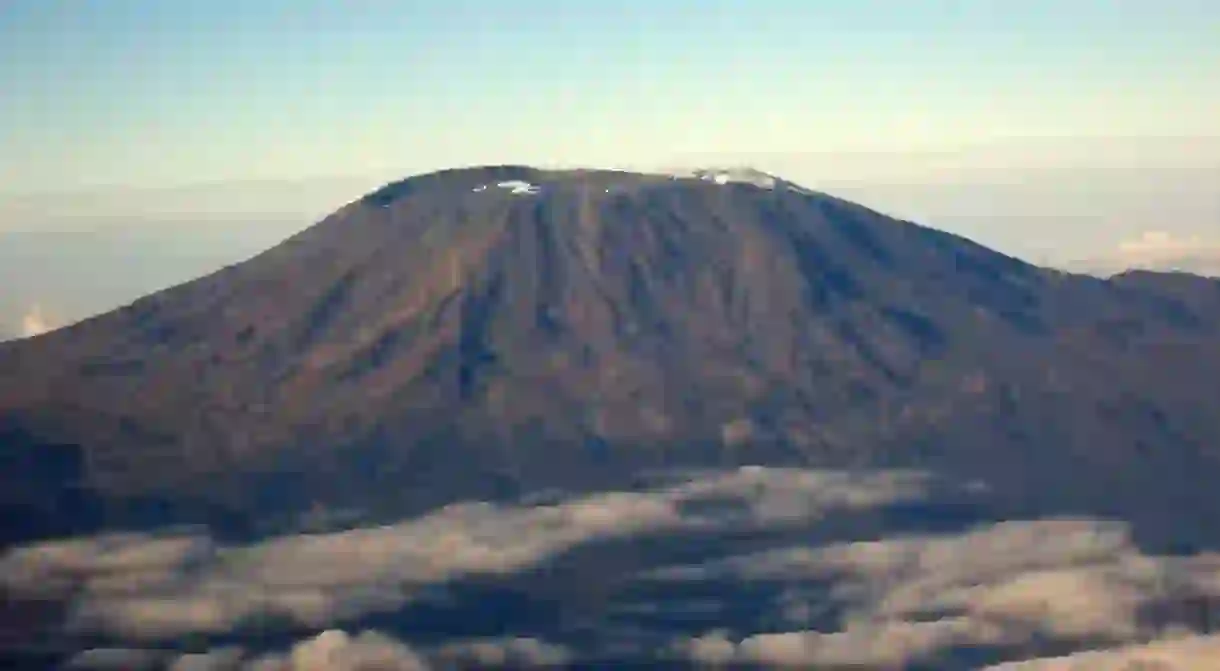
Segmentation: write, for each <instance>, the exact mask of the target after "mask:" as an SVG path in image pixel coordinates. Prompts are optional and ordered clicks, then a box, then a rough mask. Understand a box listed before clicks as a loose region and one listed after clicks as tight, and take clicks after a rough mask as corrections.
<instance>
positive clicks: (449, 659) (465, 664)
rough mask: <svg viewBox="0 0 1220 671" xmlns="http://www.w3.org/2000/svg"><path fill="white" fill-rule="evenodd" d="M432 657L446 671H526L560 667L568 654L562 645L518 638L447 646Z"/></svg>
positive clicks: (565, 662) (566, 660)
mask: <svg viewBox="0 0 1220 671" xmlns="http://www.w3.org/2000/svg"><path fill="white" fill-rule="evenodd" d="M434 657H435V658H436V659H437V660H438V661H439V662H440V663H441V664H442V665H443V667H444V668H447V669H449V668H461V669H494V668H511V669H528V668H542V667H558V666H563V665H564V664H567V663H568V662H569V661H571V659H572V654H571V652H570V651H568V650H567V649H566V648H564V647H562V646H557V645H552V644H550V643H547V642H545V641H541V640H538V639H536V638H528V637H522V638H504V639H487V640H476V641H463V642H459V643H450V644H448V645H445V646H443V647H441V648H440V649H439V650H437V651H436V653H435V654H434Z"/></svg>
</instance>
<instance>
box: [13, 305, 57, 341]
mask: <svg viewBox="0 0 1220 671" xmlns="http://www.w3.org/2000/svg"><path fill="white" fill-rule="evenodd" d="M53 328H54V327H53V326H52V325H51V323H50V322H49V321H48V320H47V317H46V315H44V314H43V312H42V308H41V307H39V306H37V305H35V306H33V307H31V308H30V309H29V310H28V311H26V313H25V314H24V315H22V316H21V337H23V338H32V337H34V336H39V335H42V334H44V333H46V332H48V331H50V330H52V329H53Z"/></svg>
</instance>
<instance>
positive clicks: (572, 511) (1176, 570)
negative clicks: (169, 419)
mask: <svg viewBox="0 0 1220 671" xmlns="http://www.w3.org/2000/svg"><path fill="white" fill-rule="evenodd" d="M949 494H951V495H953V496H956V497H958V498H957V499H955V500H958V501H961V500H974V499H970V498H969V497H980V498H979V500H982V499H983V498H985V497H986V489H985V487H978V486H962V487H958V486H956V485H952V484H948V483H945V482H943V481H939V480H936V479H933V478H930V477H928V476H927V475H926V474H922V473H917V472H909V471H890V472H872V473H846V472H827V471H811V470H799V469H766V468H757V467H745V468H742V469H738V470H735V471H730V472H723V473H706V474H691V475H689V476H687V477H683V478H678V479H675V480H672V481H670V482H669V483H668V484H662V485H658V486H656V487H654V488H651V489H642V490H639V491H620V492H604V493H599V494H593V495H586V496H579V497H571V498H566V499H561V500H559V501H558V502H554V503H548V504H545V505H515V506H508V505H506V506H494V505H490V504H486V503H473V502H472V503H464V504H460V505H452V506H449V507H446V508H443V509H440V510H437V511H434V512H433V513H431V514H429V515H426V516H423V517H419V518H415V519H409V520H404V521H401V522H399V523H396V524H390V525H385V526H377V527H363V528H354V529H349V530H346V531H336V532H329V533H314V534H299V535H287V536H280V537H275V538H270V539H267V540H264V541H261V542H257V543H252V544H248V545H225V544H222V543H218V542H216V541H215V540H213V539H212V538H210V537H208V536H207V535H204V534H200V533H175V534H152V533H113V534H106V535H100V536H92V537H87V538H75V539H66V540H60V541H49V542H42V543H36V544H30V545H26V546H22V547H18V548H14V549H11V550H9V551H8V552H6V553H4V554H3V555H0V592H3V593H7V594H9V595H15V596H17V597H19V598H23V599H27V600H28V599H33V600H40V601H43V602H47V601H49V602H58V603H61V604H63V605H64V607H65V608H64V616H63V620H62V622H60V623H59V624H58V626H59V627H60V629H59V631H60V632H62V634H63V635H64V636H70V635H72V634H85V635H89V636H93V635H102V636H104V637H108V639H109V640H112V641H116V642H122V643H123V644H124V645H130V646H131V649H126V650H123V649H112V650H100V649H99V650H91V651H86V652H84V653H82V654H81V655H79V656H78V657H77V659H76V660H75V661H74V663H75V664H76V665H77V668H114V667H113V666H110V667H107V666H105V665H106V664H114V663H120V666H122V668H156V669H161V668H173V669H230V670H234V671H237V670H240V671H252V670H254V669H258V670H260V671H273V670H274V671H304V670H306V669H320V668H326V669H338V670H340V671H342V670H343V669H366V668H378V669H382V668H385V669H412V670H413V669H428V668H446V669H449V668H458V669H460V668H495V667H497V666H499V667H505V668H526V667H530V666H548V667H556V666H562V665H564V664H565V663H567V662H570V661H572V660H577V659H582V658H585V657H588V656H589V655H593V658H594V659H602V658H604V656H605V653H606V649H607V648H606V647H605V645H603V644H602V643H596V644H594V645H593V647H588V645H586V644H587V643H588V642H589V641H590V640H594V639H589V638H585V639H575V640H584V641H585V643H574V642H573V641H574V639H570V638H564V637H565V636H566V635H567V634H565V633H564V631H566V630H558V629H557V630H545V631H543V632H541V633H538V634H533V633H524V632H521V631H514V632H512V633H511V634H510V633H508V632H505V633H504V634H503V635H496V636H495V637H487V636H486V635H482V634H480V635H465V637H463V635H459V634H452V635H447V636H446V637H442V638H441V639H440V640H437V639H428V640H426V641H418V640H412V639H411V635H412V634H411V630H410V629H409V628H408V629H405V630H401V631H400V630H394V631H393V633H387V632H388V631H389V630H388V629H384V628H382V627H381V625H380V624H377V625H373V627H375V628H377V629H381V630H380V631H374V630H373V629H372V628H370V627H369V626H365V625H361V624H358V623H359V622H361V621H364V620H365V619H366V618H368V617H370V616H377V615H378V614H384V615H386V616H389V617H390V619H385V618H384V617H383V619H381V620H378V622H383V623H392V622H394V621H395V620H394V619H393V617H395V616H394V615H391V614H396V613H399V612H400V611H402V610H403V609H404V608H407V607H409V606H411V605H412V604H420V603H432V601H429V600H436V599H440V600H441V601H443V600H444V599H446V598H451V597H452V595H448V596H446V594H447V593H446V590H448V589H450V588H451V586H452V585H453V584H454V581H457V580H461V579H463V578H469V577H477V578H478V579H479V580H480V581H482V582H485V583H488V584H500V583H499V582H498V581H508V580H512V579H513V578H514V576H518V575H523V574H525V573H528V572H530V571H532V570H534V569H538V568H539V567H543V566H547V567H548V568H546V570H544V571H542V573H539V574H537V575H538V576H539V577H537V578H536V582H535V583H532V584H533V585H534V586H535V587H541V588H542V589H552V590H554V589H556V588H555V587H554V585H555V584H559V583H557V582H556V581H560V580H561V577H560V576H559V574H556V573H552V571H553V570H555V568H554V567H555V566H567V567H568V569H571V568H572V567H573V566H575V567H577V568H578V569H579V570H580V571H583V573H582V572H579V571H578V572H577V573H574V574H573V575H575V576H577V580H576V582H575V583H563V584H562V586H561V589H559V592H558V593H557V594H556V595H555V596H554V597H553V598H555V599H556V600H557V602H565V603H566V601H565V600H572V601H573V603H576V602H581V603H585V604H587V603H590V602H589V601H588V597H590V595H591V594H594V593H597V592H598V591H599V590H609V592H607V594H609V595H610V598H609V599H608V600H606V601H604V602H603V603H601V604H600V605H597V606H596V607H595V608H593V609H592V610H589V609H585V610H581V609H575V610H573V611H571V612H574V613H575V612H581V613H583V615H581V617H582V618H584V619H583V620H582V622H585V623H586V625H588V626H589V627H593V630H595V631H597V634H596V636H595V639H596V637H601V638H600V639H597V640H606V641H609V640H613V641H617V642H618V643H615V645H618V646H619V648H620V649H622V650H627V651H628V653H629V654H630V655H634V657H633V658H635V659H642V660H651V661H653V662H655V663H659V664H665V663H670V664H672V663H677V662H683V663H697V664H701V665H706V666H712V667H715V666H718V665H724V664H742V663H744V664H757V665H763V666H774V667H797V668H808V667H810V666H815V667H816V666H829V667H834V666H846V667H850V668H874V669H890V668H904V667H905V666H908V665H911V664H914V663H924V664H929V665H933V666H934V667H935V668H945V669H956V668H979V667H980V666H982V665H985V664H999V663H1002V662H1004V661H1006V660H1016V659H1026V658H1029V657H1031V656H1039V655H1041V656H1047V655H1049V653H1050V652H1056V653H1060V654H1061V653H1062V652H1063V651H1064V650H1088V649H1102V648H1120V647H1121V646H1125V645H1131V644H1144V643H1147V642H1149V641H1154V640H1157V639H1168V638H1172V639H1173V640H1175V641H1181V642H1182V645H1183V646H1186V647H1185V648H1182V650H1183V651H1182V652H1180V653H1179V654H1181V655H1188V654H1192V653H1191V652H1190V646H1192V645H1198V646H1203V645H1205V644H1204V643H1187V642H1188V641H1193V640H1194V639H1191V638H1188V637H1187V635H1189V634H1191V633H1199V632H1204V631H1205V630H1206V629H1207V628H1208V626H1209V622H1210V618H1217V619H1220V608H1218V607H1217V604H1220V555H1198V556H1194V557H1161V556H1152V555H1147V554H1145V553H1143V552H1142V551H1141V550H1140V549H1139V548H1138V547H1137V546H1136V545H1135V544H1134V542H1133V541H1132V539H1131V537H1130V535H1129V533H1128V528H1127V527H1126V526H1125V525H1124V524H1122V523H1120V522H1114V521H1105V520H1095V519H1084V518H1058V519H1040V520H1025V521H1020V520H1017V521H1007V522H975V523H973V524H972V525H967V526H961V527H959V528H957V529H956V530H947V531H942V532H939V533H928V532H922V533H915V532H906V533H898V534H894V533H892V532H891V533H887V534H885V535H878V536H868V535H865V536H864V537H863V539H862V540H854V541H848V540H846V539H839V540H836V538H835V537H834V536H833V535H825V534H824V533H822V532H819V531H816V530H817V529H821V528H822V527H820V526H816V525H817V524H819V523H825V524H829V525H832V526H833V525H834V524H836V520H849V523H848V524H846V525H845V528H851V529H854V530H856V531H855V532H854V533H857V534H859V533H861V532H860V531H859V530H860V529H873V530H874V531H877V532H880V530H882V529H883V528H884V527H883V526H882V527H868V526H861V525H860V520H861V519H863V518H862V517H860V516H870V515H873V516H876V515H878V514H880V510H879V509H884V508H887V507H889V506H892V505H899V506H924V505H932V504H933V503H934V502H935V501H936V500H938V497H943V496H945V495H949ZM962 497H965V498H962ZM928 510H933V508H928ZM843 516H846V517H843ZM811 524H813V525H814V526H811ZM963 524H966V523H963ZM811 530H813V531H811ZM863 533H865V534H869V533H872V532H870V531H864V532H863ZM760 534H762V535H763V536H765V538H766V539H768V540H766V543H765V544H763V545H762V546H751V545H748V544H745V543H744V541H732V540H727V541H725V540H715V541H714V542H716V543H720V544H719V545H715V546H708V545H706V543H708V542H713V541H707V540H702V541H694V540H691V539H699V538H701V539H724V538H748V537H756V538H757V537H759V535H760ZM768 534H769V535H768ZM649 538H652V539H675V538H676V539H679V540H678V541H677V542H676V545H677V546H682V545H685V544H687V543H704V545H698V544H695V545H691V546H690V548H688V549H684V550H683V552H681V553H679V554H678V555H673V554H672V553H670V554H666V552H663V551H655V550H654V551H653V552H654V554H647V552H648V551H646V550H645V549H644V548H647V547H652V546H650V545H649V544H648V543H649V542H648V541H647V539H649ZM598 543H613V544H614V545H612V546H605V547H609V548H611V549H605V550H602V549H597V550H594V551H593V552H591V553H585V554H584V555H581V554H580V553H578V552H576V551H577V550H579V549H580V548H594V547H596V548H602V547H603V546H601V545H594V544H598ZM672 546H673V545H672V544H671V547H672ZM712 547H714V548H717V549H714V550H710V554H709V553H708V552H709V548H712ZM752 548H756V549H752ZM574 553H575V554H574ZM561 557H569V558H570V557H583V559H581V560H580V561H585V562H591V563H590V564H584V565H582V564H580V563H579V562H577V563H576V564H571V563H569V564H556V565H553V564H550V563H548V562H553V561H556V560H558V559H559V558H561ZM705 557H706V559H705ZM634 559H639V560H640V561H639V562H638V563H637V564H632V565H628V566H627V568H625V569H614V570H608V569H607V566H608V565H607V564H606V562H610V565H613V564H614V563H615V562H622V561H627V560H634ZM572 561H576V560H572ZM590 567H592V568H590ZM568 569H564V570H568ZM565 590H566V591H565ZM615 590H618V591H617V592H616V591H615ZM569 592H570V593H569ZM542 598H547V597H542ZM474 605H475V606H484V607H489V608H490V607H492V606H491V604H490V602H486V603H484V602H481V601H480V602H479V603H476V604H474ZM573 608H575V606H573ZM1212 611H1214V613H1212ZM743 613H744V614H743ZM268 622H279V623H288V624H289V625H291V630H292V631H296V632H299V633H298V634H297V635H298V636H299V637H300V640H299V641H298V642H297V643H296V644H294V645H290V646H285V644H283V643H282V642H281V643H279V644H278V645H279V647H278V648H276V647H274V645H273V646H272V647H271V648H265V647H264V648H259V646H260V645H262V646H266V645H267V643H266V642H265V641H264V642H261V643H260V642H259V641H260V640H261V639H259V638H258V636H257V635H255V634H254V633H252V632H258V631H261V629H259V627H261V626H263V625H265V624H266V623H268ZM665 622H670V623H677V624H676V625H671V626H668V627H667V626H666V625H665V624H664V623H665ZM699 623H706V626H703V625H701V624H699ZM582 626H585V625H582ZM675 626H676V629H675V628H674V627H675ZM280 631H287V630H282V629H281V630H280ZM190 634H204V635H209V636H221V637H229V638H225V639H223V640H224V641H233V640H240V641H243V643H242V645H246V646H247V647H246V648H244V649H243V648H238V647H232V646H230V647H219V648H215V649H213V650H211V651H208V652H206V653H199V652H194V653H193V654H188V655H183V654H182V652H181V651H177V652H174V651H173V650H174V649H175V648H176V647H177V646H179V645H180V644H181V642H182V641H183V640H186V639H183V637H184V636H187V635H190ZM552 634H555V636H552ZM243 636H245V637H244V638H243ZM233 637H237V638H233ZM195 640H198V639H195ZM211 640H214V641H215V640H220V639H211ZM222 642H223V641H222ZM1049 643H1055V644H1056V645H1058V646H1060V647H1057V648H1048V647H1047V645H1048V644H1049ZM599 646H600V647H599ZM1063 646H1066V647H1063ZM1156 649H1157V650H1160V649H1161V648H1156ZM157 650H160V652H158V651H157ZM980 650H981V651H984V652H986V651H990V652H987V653H986V655H990V656H986V655H985V656H982V657H979V656H977V655H978V654H979V653H978V651H980ZM1130 652H1131V651H1130V650H1126V651H1124V650H1117V651H1115V652H1114V653H1112V654H1115V655H1128V654H1130ZM966 653H969V655H974V656H972V657H970V656H968V657H963V656H962V655H963V654H966ZM597 655H602V657H598V656H597ZM966 659H969V660H970V661H969V662H967V661H963V660H966ZM1089 659H1092V658H1089ZM116 660H118V662H116ZM1046 663H1048V664H1051V663H1059V662H1054V660H1046ZM1065 663H1066V662H1065ZM123 665H125V666H123ZM141 665H143V666H141ZM1001 668H1004V669H1005V671H1009V668H1008V667H1001ZM1012 668H1013V671H1015V669H1017V668H1023V667H1012ZM1031 668H1033V669H1039V668H1048V669H1058V668H1072V667H1062V666H1048V667H1031Z"/></svg>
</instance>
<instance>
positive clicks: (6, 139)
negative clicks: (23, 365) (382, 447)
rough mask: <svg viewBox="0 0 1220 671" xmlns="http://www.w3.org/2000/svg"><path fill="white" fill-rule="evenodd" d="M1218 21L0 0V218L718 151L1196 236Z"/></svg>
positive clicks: (214, 0)
mask: <svg viewBox="0 0 1220 671" xmlns="http://www.w3.org/2000/svg"><path fill="white" fill-rule="evenodd" d="M1217 35H1220V4H1217V3H1216V2H1215V0H1155V1H1149V0H1109V1H1102V0H1005V1H999V0H851V1H847V0H842V1H834V2H829V1H823V0H788V1H783V0H667V1H666V2H653V1H646V0H617V1H616V2H605V3H593V2H570V1H563V0H517V1H516V2H511V3H508V2H493V1H491V0H443V1H440V0H437V1H432V0H413V1H411V2H405V1H404V2H390V1H388V0H353V1H351V2H348V1H343V2H340V1H338V0H332V1H329V2H323V1H321V0H206V1H205V0H178V1H176V2H162V1H161V0H107V1H106V2H95V1H94V0H4V1H3V2H0V91H3V98H4V102H3V104H0V232H5V231H9V232H11V231H14V230H20V231H26V232H28V231H39V230H42V231H52V230H54V231H55V232H60V231H62V230H64V229H80V228H98V227H105V226H113V225H114V224H113V222H114V221H122V222H124V224H125V225H126V226H128V227H129V228H130V227H131V226H134V225H136V224H139V225H142V226H145V227H149V226H156V227H160V228H161V229H168V228H170V227H172V228H173V229H174V231H177V234H179V235H180V237H179V238H178V239H179V240H180V241H181V244H182V245H185V246H189V245H190V244H192V243H190V242H189V241H190V239H191V238H190V236H191V235H193V234H194V233H196V232H198V230H199V229H200V228H201V227H205V226H206V227H212V228H215V227H216V226H222V225H229V226H232V225H233V224H232V222H233V221H240V222H242V226H243V228H242V230H245V231H250V227H251V224H250V222H251V221H254V220H257V219H258V218H259V217H269V218H271V219H275V220H276V221H279V220H283V219H286V218H287V217H288V215H290V214H291V215H292V216H296V217H297V218H298V220H299V221H301V222H305V223H308V221H310V220H312V218H315V217H316V216H320V214H322V213H324V212H326V211H328V210H330V209H333V207H334V206H336V205H339V204H341V203H342V202H344V201H345V200H346V199H350V198H352V197H355V196H356V195H358V194H359V193H360V192H361V191H363V190H367V189H370V188H372V187H374V186H376V184H378V183H379V182H381V181H386V180H388V179H392V178H398V177H402V176H404V175H409V174H414V173H419V172H425V171H430V170H434V169H438V168H443V167H452V166H457V165H470V164H482V163H505V162H512V163H532V164H543V165H560V166H563V165H582V166H589V165H593V166H606V167H625V168H633V167H635V168H653V167H657V166H666V165H679V164H688V163H692V162H695V163H697V162H724V161H725V160H727V159H729V158H732V159H733V160H735V161H738V162H750V163H753V164H755V165H757V166H758V167H761V168H764V169H769V170H772V171H773V172H779V173H780V174H782V175H783V176H785V177H787V178H789V179H793V180H794V181H800V182H802V183H806V184H810V185H811V186H815V187H825V188H826V190H837V191H838V192H840V193H842V194H843V195H846V196H849V197H858V199H859V200H861V201H862V202H865V203H866V204H871V205H876V206H877V207H878V208H879V209H883V210H885V211H887V212H892V213H894V214H898V215H901V216H906V217H908V218H919V219H920V220H922V221H925V222H926V223H931V224H933V225H938V226H941V227H944V228H949V229H951V230H954V231H955V232H961V233H964V234H967V235H970V236H972V237H976V238H978V239H980V241H982V242H984V243H986V244H992V245H994V246H999V247H1002V248H1004V249H1006V250H1009V251H1011V252H1013V253H1018V254H1021V255H1024V256H1027V257H1034V258H1035V260H1041V259H1042V258H1043V257H1046V258H1051V257H1054V258H1057V259H1059V260H1065V259H1069V258H1073V259H1075V258H1090V257H1093V256H1104V255H1106V254H1111V255H1112V254H1114V253H1117V252H1119V251H1121V249H1123V247H1122V246H1123V245H1130V244H1132V243H1133V241H1134V242H1136V243H1138V241H1140V240H1143V239H1144V238H1145V236H1146V235H1148V234H1151V235H1152V236H1153V238H1154V239H1155V238H1156V236H1158V235H1163V236H1169V238H1170V242H1172V243H1174V244H1180V245H1181V244H1185V245H1191V244H1196V243H1197V244H1198V245H1202V246H1204V247H1206V246H1207V245H1210V244H1211V243H1212V238H1214V237H1220V234H1218V233H1217V232H1218V231H1220V201H1218V199H1217V195H1216V188H1215V186H1214V185H1215V184H1216V183H1217V181H1216V177H1217V176H1220V85H1218V84H1217V82H1220V39H1216V36H1217ZM832 187H833V188H832ZM1166 202H1171V203H1172V204H1173V205H1172V207H1171V208H1170V211H1169V212H1168V214H1167V213H1166V211H1165V203H1166ZM328 203H329V204H328ZM73 208H75V210H73ZM67 210H72V212H70V213H67V214H65V212H66V211H67ZM218 221H219V222H222V223H217V222H218ZM133 222H134V223H133ZM225 222H227V223H225ZM1064 222H1069V223H1071V224H1072V225H1071V226H1065V225H1064ZM299 225H305V224H304V223H301V224H299ZM280 232H281V231H280V229H278V228H276V229H274V233H268V232H267V230H265V229H264V230H262V231H260V232H258V233H251V234H250V235H247V236H245V237H242V236H240V235H238V236H237V237H238V238H240V240H238V242H235V243H234V244H235V245H236V246H233V247H231V248H230V249H231V252H230V254H231V255H232V254H236V253H237V252H236V250H237V249H238V247H241V248H242V250H243V252H242V253H244V251H245V249H246V248H248V247H250V246H252V245H254V244H256V243H257V244H263V243H265V242H267V241H268V240H274V239H276V238H277V236H279V235H280ZM164 234H165V231H164V230H161V231H158V232H157V235H158V236H163V235H164ZM209 235H213V234H212V233H209ZM213 237H215V236H214V235H213ZM221 237H223V236H221ZM1192 241H1194V242H1192ZM238 243H240V244H238ZM0 244H3V240H2V239H0ZM242 245H244V246H242ZM10 248H11V244H10ZM2 251H3V250H0V252H2ZM0 263H3V259H2V257H0ZM27 284H28V283H27ZM26 289H28V290H29V291H27V293H31V292H33V293H37V287H33V288H31V287H29V286H27V287H26ZM2 291H3V290H2V288H0V292H2Z"/></svg>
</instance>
